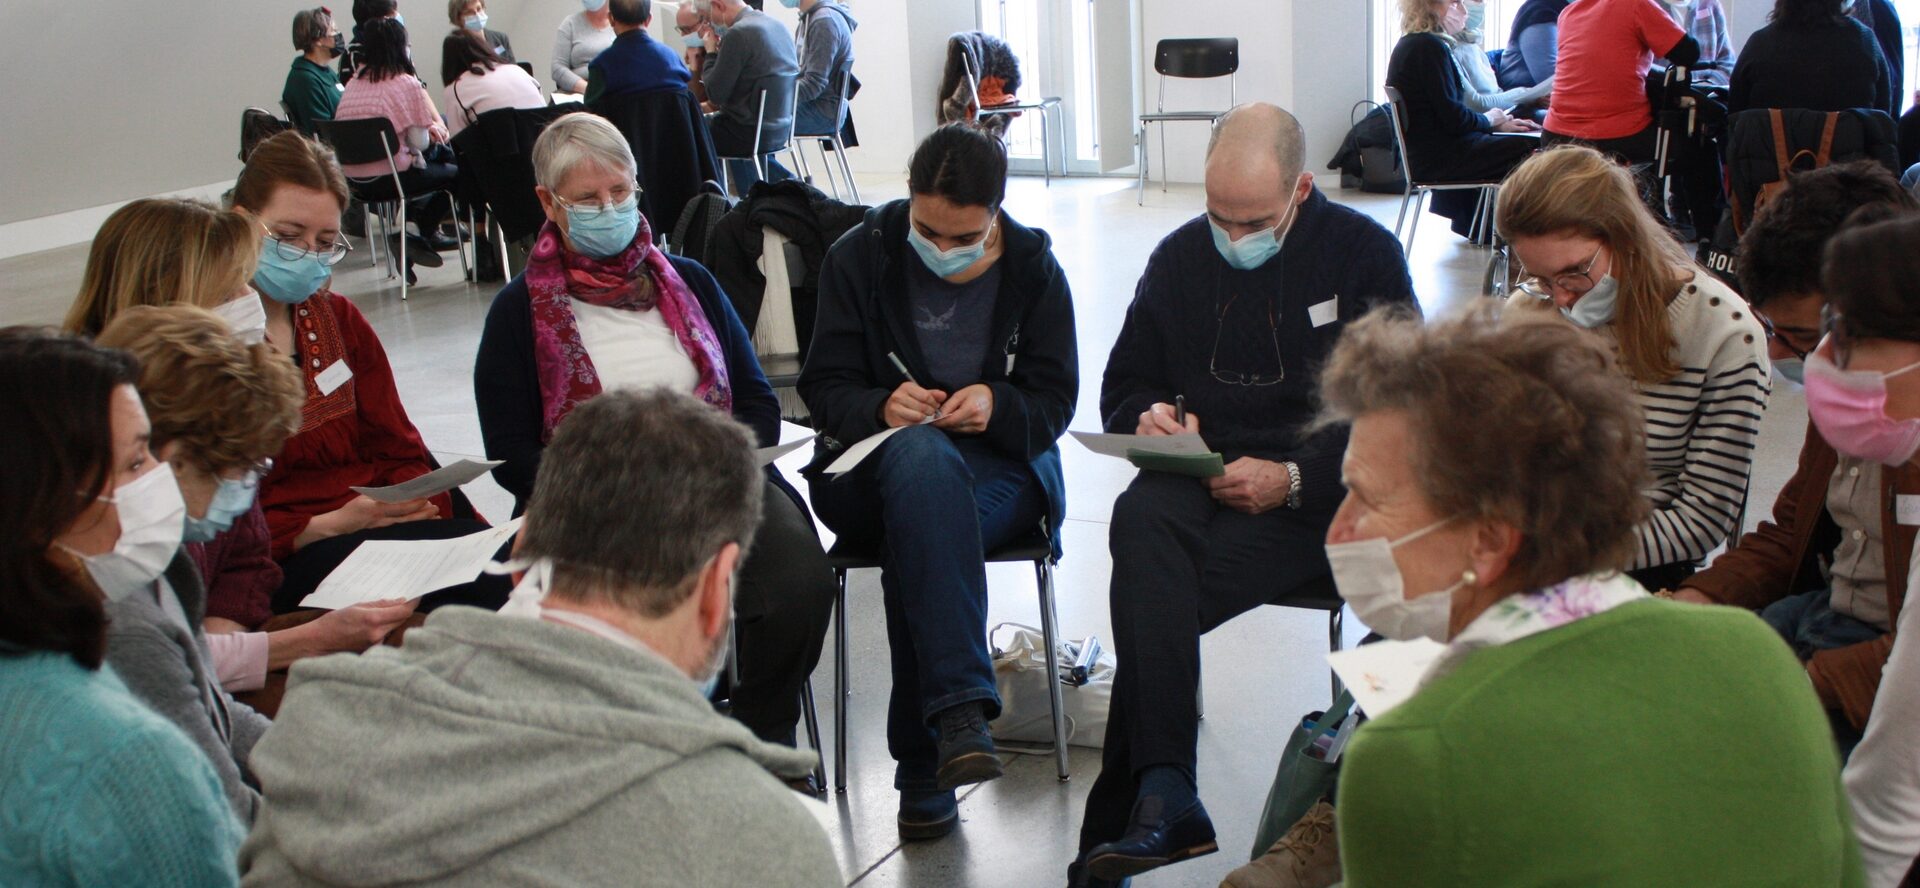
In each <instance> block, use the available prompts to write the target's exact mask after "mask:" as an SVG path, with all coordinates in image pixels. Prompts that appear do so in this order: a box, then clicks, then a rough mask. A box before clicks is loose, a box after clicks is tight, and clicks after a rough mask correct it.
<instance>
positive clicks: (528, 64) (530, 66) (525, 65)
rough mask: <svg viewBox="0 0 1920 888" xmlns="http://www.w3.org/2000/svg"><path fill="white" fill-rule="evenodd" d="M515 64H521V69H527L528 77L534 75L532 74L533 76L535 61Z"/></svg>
mask: <svg viewBox="0 0 1920 888" xmlns="http://www.w3.org/2000/svg"><path fill="white" fill-rule="evenodd" d="M514 64H516V65H519V66H520V70H522V71H525V72H527V76H528V77H532V76H533V63H532V62H514Z"/></svg>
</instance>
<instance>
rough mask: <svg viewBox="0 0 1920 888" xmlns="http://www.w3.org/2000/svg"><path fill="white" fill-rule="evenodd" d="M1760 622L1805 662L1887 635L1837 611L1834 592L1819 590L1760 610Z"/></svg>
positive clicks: (1803, 593)
mask: <svg viewBox="0 0 1920 888" xmlns="http://www.w3.org/2000/svg"><path fill="white" fill-rule="evenodd" d="M1760 619H1762V620H1765V621H1766V622H1767V625H1769V626H1772V627H1773V631H1775V632H1778V633H1780V637H1781V638H1784V639H1786V640H1787V644H1788V645H1789V646H1791V647H1792V648H1793V652H1794V654H1796V655H1797V656H1799V657H1800V659H1802V660H1806V659H1809V658H1811V657H1812V656H1813V655H1814V654H1817V653H1819V652H1821V651H1826V650H1832V649H1834V648H1843V647H1848V646H1850V645H1856V644H1860V643H1862V642H1867V641H1872V640H1874V639H1876V638H1879V637H1880V636H1882V635H1885V634H1886V631H1885V630H1883V629H1880V628H1878V627H1875V626H1873V625H1870V624H1868V623H1863V622H1860V621H1859V620H1856V619H1854V618H1852V617H1849V616H1847V615H1846V614H1841V613H1835V612H1834V610H1833V592H1832V590H1829V589H1815V590H1813V591H1811V592H1802V593H1800V594H1799V595H1790V596H1787V597H1786V598H1782V599H1780V600H1779V601H1776V602H1774V603H1772V604H1769V605H1767V606H1766V607H1764V608H1761V609H1760Z"/></svg>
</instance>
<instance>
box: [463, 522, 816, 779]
mask: <svg viewBox="0 0 1920 888" xmlns="http://www.w3.org/2000/svg"><path fill="white" fill-rule="evenodd" d="M454 490H456V491H458V490H459V488H457V487H456V488H454ZM739 630H740V627H739V626H738V625H737V624H733V623H729V624H727V687H728V688H729V689H731V688H737V687H739V686H740V631H739ZM729 693H731V690H729ZM800 715H801V716H802V717H803V718H804V719H805V724H806V726H807V743H808V744H809V745H811V746H812V747H813V788H814V790H815V792H816V794H818V795H823V796H824V795H826V794H827V751H826V747H824V746H821V745H820V709H819V707H817V706H815V705H814V702H813V678H812V677H811V676H809V677H808V678H807V680H806V681H805V682H802V683H801V685H800Z"/></svg>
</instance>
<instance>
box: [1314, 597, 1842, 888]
mask: <svg viewBox="0 0 1920 888" xmlns="http://www.w3.org/2000/svg"><path fill="white" fill-rule="evenodd" d="M1839 769H1840V765H1839V756H1838V754H1837V753H1836V752H1835V750H1834V745H1833V739H1832V732H1831V729H1830V728H1829V727H1828V724H1827V720H1826V718H1825V717H1824V716H1823V715H1822V714H1821V709H1820V703H1819V701H1818V700H1817V699H1815V697H1814V693H1813V689H1812V688H1811V687H1810V686H1809V684H1808V682H1807V678H1806V674H1805V672H1804V670H1802V669H1801V667H1800V665H1799V663H1797V662H1796V661H1795V660H1794V657H1793V655H1792V653H1790V652H1789V651H1788V650H1787V648H1786V646H1785V645H1782V644H1781V643H1780V638H1779V636H1778V635H1777V634H1775V633H1774V632H1773V630H1771V629H1769V628H1767V626H1766V625H1765V624H1764V623H1762V622H1760V620H1759V619H1757V618H1755V617H1754V616H1753V614H1751V613H1748V612H1746V611H1742V610H1737V609H1735V608H1728V607H1706V606H1696V605H1687V604H1675V603H1672V602H1666V601H1659V600H1647V601H1643V602H1634V603H1631V604H1626V605H1622V606H1620V607H1617V608H1614V609H1613V610H1610V611H1607V612H1604V613H1601V614H1597V615H1595V616H1592V617H1588V618H1586V619H1583V620H1580V621H1579V622H1576V623H1572V624H1570V625H1567V626H1562V627H1560V628H1558V629H1552V630H1549V631H1546V632H1543V633H1540V634H1538V635H1534V636H1531V637H1528V638H1523V639H1520V640H1518V641H1514V642H1512V643H1509V644H1505V645H1501V646H1498V647H1491V648H1486V649H1484V650H1481V651H1478V652H1475V653H1473V654H1472V655H1470V656H1469V657H1467V658H1466V659H1465V660H1463V661H1462V662H1461V663H1460V664H1459V666H1458V667H1457V668H1456V669H1455V670H1454V671H1453V672H1452V673H1451V674H1448V675H1445V676H1443V677H1441V678H1439V679H1438V680H1436V681H1434V683H1433V684H1432V685H1430V686H1428V687H1426V688H1424V689H1422V690H1421V691H1420V692H1419V693H1418V694H1416V695H1415V696H1414V698H1413V699H1411V700H1409V701H1407V702H1406V703H1404V704H1401V705H1400V706H1399V707H1398V708H1396V709H1394V710H1392V711H1390V712H1388V713H1386V714H1385V715H1383V716H1381V717H1380V718H1378V719H1375V720H1373V721H1372V722H1369V723H1368V724H1367V725H1366V726H1365V727H1363V728H1361V729H1360V731H1359V732H1358V733H1357V734H1355V735H1354V738H1353V743H1352V745H1351V746H1350V747H1349V748H1348V750H1347V753H1346V757H1345V762H1344V764H1343V766H1342V768H1341V773H1340V788H1339V799H1338V805H1337V806H1336V807H1337V810H1338V812H1339V815H1338V816H1339V830H1338V834H1339V836H1340V857H1341V861H1342V864H1343V866H1344V868H1345V875H1346V883H1345V884H1346V886H1347V888H1374V886H1389V885H1391V886H1404V885H1427V886H1440V885H1500V886H1527V885H1583V886H1590V885H1646V886H1673V885H1741V886H1757V885H1778V886H1793V888H1812V886H1829V885H1832V886H1855V885H1864V884H1865V880H1864V876H1863V875H1862V872H1861V867H1860V855H1859V850H1858V848H1857V847H1856V845H1855V843H1854V839H1853V827H1852V823H1851V820H1850V818H1849V815H1848V811H1847V801H1846V796H1845V795H1844V793H1843V792H1842V790H1841V787H1840V779H1839V775H1840V770H1839Z"/></svg>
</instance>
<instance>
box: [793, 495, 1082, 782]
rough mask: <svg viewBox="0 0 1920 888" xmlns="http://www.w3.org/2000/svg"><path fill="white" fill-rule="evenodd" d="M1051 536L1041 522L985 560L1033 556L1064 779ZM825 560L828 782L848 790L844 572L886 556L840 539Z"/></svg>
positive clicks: (1055, 739)
mask: <svg viewBox="0 0 1920 888" xmlns="http://www.w3.org/2000/svg"><path fill="white" fill-rule="evenodd" d="M1054 560H1055V559H1054V556H1053V541H1052V539H1051V538H1050V537H1048V536H1047V533H1046V528H1045V526H1044V525H1042V526H1040V527H1037V528H1035V529H1034V532H1033V533H1031V534H1029V535H1027V536H1026V537H1024V538H1021V539H1018V540H1015V541H1013V542H1011V543H1008V544H1007V545H1004V546H1001V547H1000V548H998V549H995V550H993V551H992V552H988V553H987V555H986V562H987V563H988V564H1003V563H1017V562H1023V561H1030V562H1033V572H1034V577H1035V579H1036V580H1037V581H1038V583H1039V586H1040V631H1041V634H1042V635H1043V636H1044V638H1045V641H1046V645H1047V674H1048V675H1049V676H1052V677H1053V681H1050V682H1048V683H1047V686H1048V690H1049V691H1050V692H1051V694H1050V696H1051V697H1052V702H1053V756H1054V762H1055V765H1056V767H1057V769H1058V771H1059V775H1060V782H1062V783H1065V782H1066V780H1067V776H1068V774H1067V714H1066V704H1065V701H1064V700H1063V699H1062V698H1061V694H1060V680H1059V675H1060V659H1059V658H1060V613H1059V609H1058V608H1057V607H1055V602H1054V591H1053V568H1054ZM827 561H828V563H830V564H832V565H833V572H834V575H835V576H836V577H838V579H839V581H840V597H839V599H838V600H837V601H836V603H835V605H834V621H833V686H834V689H835V690H836V691H837V692H838V694H839V697H838V699H837V700H836V701H835V702H836V705H835V706H834V707H833V719H834V732H833V788H834V791H835V792H839V793H845V792H846V791H847V697H848V696H849V695H851V694H852V693H853V691H852V686H851V684H850V683H849V681H848V669H847V574H848V573H849V572H851V571H856V570H865V569H869V568H875V569H877V568H881V567H882V566H883V565H884V563H885V561H884V558H883V557H882V553H881V552H880V551H878V550H875V549H871V548H865V547H861V546H856V545H853V544H850V543H849V542H848V541H846V540H844V539H843V540H840V541H838V542H836V543H834V544H833V548H832V549H830V550H828V552H827Z"/></svg>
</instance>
